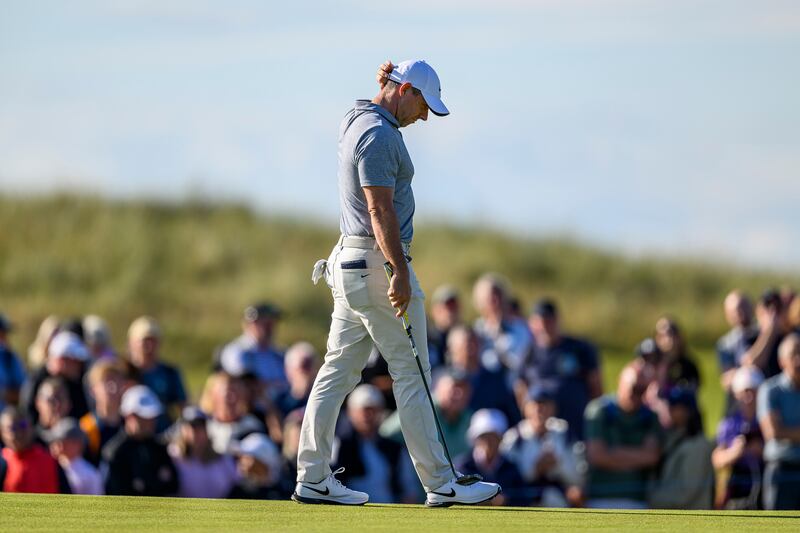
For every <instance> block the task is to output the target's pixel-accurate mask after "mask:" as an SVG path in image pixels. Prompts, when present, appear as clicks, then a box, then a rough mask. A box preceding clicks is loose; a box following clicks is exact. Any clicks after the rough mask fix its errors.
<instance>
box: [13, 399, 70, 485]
mask: <svg viewBox="0 0 800 533" xmlns="http://www.w3.org/2000/svg"><path fill="white" fill-rule="evenodd" d="M0 434H2V437H3V443H4V444H5V448H3V450H2V457H3V461H4V462H5V479H3V480H2V489H3V492H36V493H47V494H56V493H58V492H60V491H59V488H60V484H59V474H58V468H57V465H56V461H55V459H53V458H52V457H51V456H50V454H49V453H47V450H45V449H44V447H43V446H42V445H40V444H38V443H35V442H34V441H33V422H32V421H31V419H30V417H29V416H28V414H27V413H26V412H25V411H23V410H22V409H17V408H15V407H6V408H5V409H4V410H3V412H2V415H0Z"/></svg>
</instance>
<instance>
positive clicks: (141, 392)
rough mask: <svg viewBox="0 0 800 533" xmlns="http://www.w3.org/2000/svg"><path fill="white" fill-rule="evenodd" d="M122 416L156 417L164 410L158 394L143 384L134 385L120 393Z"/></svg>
mask: <svg viewBox="0 0 800 533" xmlns="http://www.w3.org/2000/svg"><path fill="white" fill-rule="evenodd" d="M119 412H120V413H121V414H122V416H128V415H136V416H140V417H142V418H156V417H158V416H160V415H161V414H162V413H163V412H164V408H163V407H162V406H161V402H160V401H159V400H158V396H156V394H155V393H154V392H153V391H151V390H150V389H149V388H148V387H147V386H145V385H134V386H133V387H131V388H130V389H128V390H126V391H125V394H123V395H122V402H121V404H120V407H119Z"/></svg>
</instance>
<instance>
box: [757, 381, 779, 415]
mask: <svg viewBox="0 0 800 533" xmlns="http://www.w3.org/2000/svg"><path fill="white" fill-rule="evenodd" d="M779 392H780V391H779V390H778V387H774V386H772V384H771V383H769V382H767V383H764V384H763V385H761V387H759V389H758V397H757V400H756V415H757V416H758V419H759V420H763V419H764V418H766V417H767V415H768V414H769V412H770V411H777V410H778V393H779Z"/></svg>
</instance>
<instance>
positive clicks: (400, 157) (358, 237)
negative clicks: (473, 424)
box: [292, 61, 500, 506]
mask: <svg viewBox="0 0 800 533" xmlns="http://www.w3.org/2000/svg"><path fill="white" fill-rule="evenodd" d="M384 69H385V70H386V71H387V72H388V74H387V78H388V79H387V80H382V79H381V80H380V81H382V87H381V90H380V92H379V93H378V95H377V96H376V97H375V98H373V99H372V101H369V100H357V101H356V103H355V107H353V109H351V110H350V111H348V112H347V114H346V115H345V117H344V120H342V123H341V126H340V128H339V172H338V179H339V202H340V207H341V220H340V227H341V233H342V236H341V237H340V238H339V241H338V242H337V243H336V246H334V248H333V250H332V251H331V254H330V256H329V257H328V259H327V261H325V260H320V261H318V262H317V264H316V265H315V266H314V273H313V274H312V279H313V281H314V283H316V282H317V281H318V280H319V279H320V278H322V277H324V279H325V281H326V283H327V284H328V286H329V287H330V289H331V292H332V293H333V313H332V315H331V329H330V333H329V334H328V351H327V354H326V355H325V362H324V363H323V365H322V367H321V368H320V371H319V374H318V375H317V379H316V381H315V382H314V386H313V388H312V389H311V395H310V397H309V399H308V405H307V406H306V411H305V418H304V419H303V425H302V429H301V432H300V450H299V453H298V457H297V485H296V487H295V492H294V494H293V495H292V499H293V500H295V501H298V502H303V503H328V504H346V505H362V504H364V503H366V502H367V501H368V500H369V495H368V494H366V493H363V492H358V491H354V490H350V489H348V488H347V487H345V486H344V485H342V484H341V482H339V481H338V480H337V479H336V478H335V477H334V475H335V474H337V473H339V472H340V471H341V469H340V470H339V471H337V472H331V468H330V463H331V456H332V444H333V437H334V427H335V425H336V419H337V417H338V415H339V409H340V407H341V405H342V402H343V400H344V398H345V396H347V394H349V393H350V391H352V390H353V388H354V387H355V386H356V385H357V384H358V382H359V380H360V378H361V371H362V369H363V368H364V366H365V364H366V362H367V358H368V357H369V354H370V351H371V349H372V346H373V343H374V345H375V346H377V348H378V350H379V351H380V352H381V354H382V355H383V357H384V358H385V359H386V362H387V363H388V365H389V372H390V373H391V376H392V379H393V381H394V395H395V399H396V401H397V409H398V411H399V415H400V425H401V427H402V430H403V437H404V438H405V441H406V445H407V447H408V451H409V453H410V455H411V459H412V461H413V463H414V468H415V469H416V471H417V475H418V476H419V479H420V481H421V482H422V486H423V487H424V488H425V491H426V492H427V499H426V502H425V503H426V505H429V506H448V505H453V504H456V503H463V504H473V503H479V502H482V501H484V500H488V499H490V498H493V497H494V496H496V495H497V494H498V493H499V492H500V486H499V485H496V484H494V483H483V482H479V483H474V484H472V485H467V486H465V485H460V484H458V483H457V482H456V478H454V477H453V472H452V470H451V469H450V468H449V466H448V462H447V458H446V456H445V454H444V450H443V448H442V445H441V443H440V442H439V440H438V438H437V432H436V426H435V421H434V417H433V416H434V415H433V413H432V411H431V407H430V404H429V403H428V399H427V397H426V393H425V388H424V385H423V383H422V378H421V375H420V371H419V369H418V368H417V365H416V362H415V359H414V357H413V356H412V354H411V350H410V348H409V344H408V337H407V336H406V332H405V331H404V329H403V327H402V325H401V323H400V319H399V317H400V316H402V314H403V312H407V313H408V317H409V320H410V322H411V326H412V328H413V331H414V334H415V336H417V338H419V339H425V338H426V337H427V336H426V332H425V329H426V324H425V307H424V303H423V301H424V298H425V295H424V294H423V292H422V289H421V288H420V285H419V281H418V280H417V278H416V276H415V274H414V270H413V268H412V267H411V265H410V264H409V261H410V260H411V258H410V257H409V255H408V254H409V248H410V246H411V239H412V237H413V234H414V229H413V217H414V194H413V191H412V190H411V180H412V178H413V177H414V165H413V164H412V162H411V157H410V156H409V154H408V151H407V150H406V146H405V143H404V142H403V135H402V134H401V133H400V128H403V127H405V126H409V125H411V124H413V123H414V122H416V121H417V120H420V119H421V120H427V118H428V111H431V112H432V113H434V114H435V115H438V116H445V115H447V114H449V111H448V109H447V107H445V105H444V103H443V102H442V100H441V86H440V84H439V77H438V76H437V74H436V72H435V71H434V70H433V68H432V67H431V66H430V65H428V64H427V63H426V62H425V61H404V62H402V63H400V64H399V65H397V66H394V67H393V66H392V65H391V63H389V64H386V65H385V66H384ZM379 78H380V76H379ZM387 261H388V262H389V263H390V264H391V267H392V270H393V275H392V278H391V281H389V280H387V278H386V274H385V271H384V263H386V262H387ZM418 348H419V356H420V360H421V364H422V367H423V368H424V370H425V374H426V378H427V379H428V381H429V382H430V379H431V378H430V363H429V361H428V349H427V346H426V345H425V343H424V342H422V343H420V345H419V347H418Z"/></svg>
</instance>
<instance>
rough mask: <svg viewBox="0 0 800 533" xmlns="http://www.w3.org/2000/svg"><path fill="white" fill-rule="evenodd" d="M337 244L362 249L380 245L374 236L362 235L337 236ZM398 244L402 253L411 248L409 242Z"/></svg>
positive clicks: (372, 248) (377, 248) (378, 248)
mask: <svg viewBox="0 0 800 533" xmlns="http://www.w3.org/2000/svg"><path fill="white" fill-rule="evenodd" d="M339 246H343V247H345V248H361V249H363V250H380V246H378V241H376V240H375V237H363V236H358V235H348V236H345V235H342V236H341V237H339ZM400 246H401V247H402V248H403V253H404V254H406V255H408V253H409V251H410V250H411V243H410V242H401V243H400Z"/></svg>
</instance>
